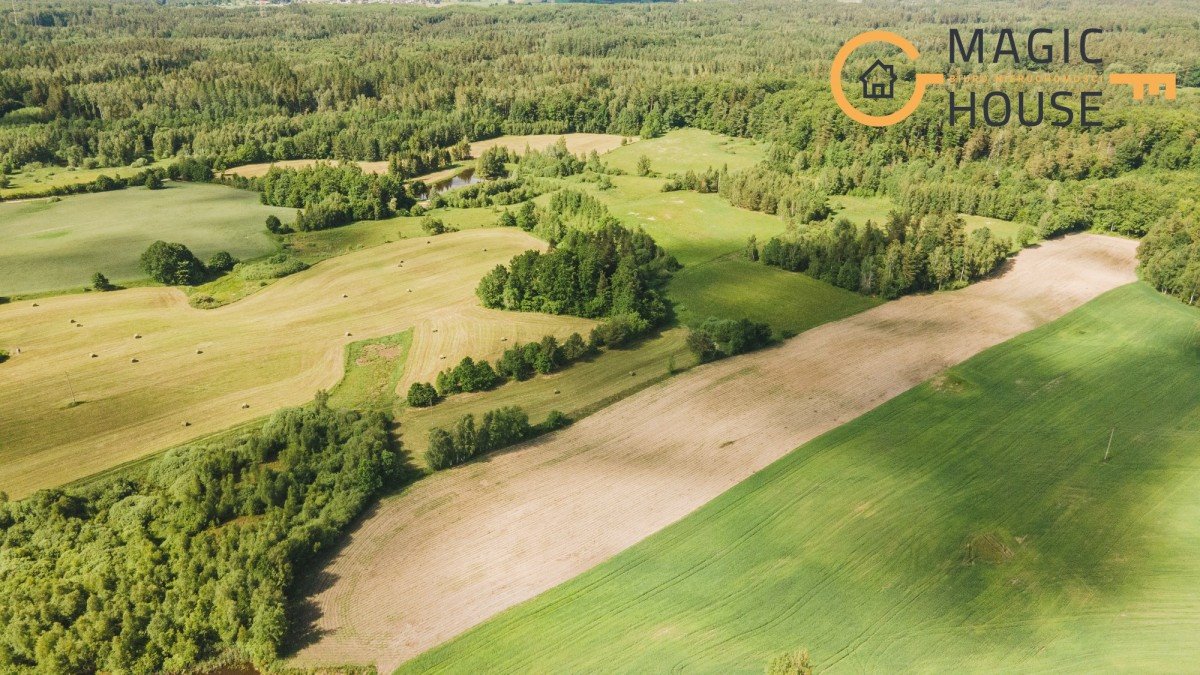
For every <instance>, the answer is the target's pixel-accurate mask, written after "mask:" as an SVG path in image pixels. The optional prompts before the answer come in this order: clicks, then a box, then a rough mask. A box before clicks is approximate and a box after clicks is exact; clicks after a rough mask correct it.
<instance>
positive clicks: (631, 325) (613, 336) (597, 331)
mask: <svg viewBox="0 0 1200 675" xmlns="http://www.w3.org/2000/svg"><path fill="white" fill-rule="evenodd" d="M649 329H650V322H649V321H647V320H645V319H643V318H642V317H640V316H638V315H637V314H633V313H630V314H618V315H616V316H612V317H609V318H608V319H605V320H604V322H603V323H601V324H600V325H599V326H596V327H595V328H593V329H592V342H593V344H598V345H605V346H607V347H611V348H614V349H617V348H620V347H623V346H625V345H627V344H629V342H631V341H632V340H633V339H634V338H636V337H637V336H639V335H641V334H642V333H645V332H646V331H647V330H649Z"/></svg>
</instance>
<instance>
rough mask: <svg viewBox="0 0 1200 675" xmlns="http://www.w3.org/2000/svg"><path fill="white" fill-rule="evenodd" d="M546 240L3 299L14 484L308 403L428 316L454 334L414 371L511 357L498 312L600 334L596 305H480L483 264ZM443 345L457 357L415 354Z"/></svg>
mask: <svg viewBox="0 0 1200 675" xmlns="http://www.w3.org/2000/svg"><path fill="white" fill-rule="evenodd" d="M542 246H544V244H543V243H542V242H540V241H538V240H536V239H534V238H532V237H530V236H528V235H526V234H525V233H523V232H520V231H515V230H475V231H470V232H460V233H455V234H446V235H441V236H438V237H432V238H421V239H414V240H405V241H402V242H397V243H394V244H389V245H383V246H378V247H375V248H372V249H369V250H366V251H361V252H357V253H352V254H348V255H345V256H342V257H339V258H336V259H333V260H329V261H326V262H323V263H321V264H319V265H317V266H316V267H313V268H312V269H310V270H308V271H306V272H301V273H299V274H296V275H293V276H290V277H287V278H285V279H282V280H280V281H279V282H277V283H276V284H274V285H273V286H271V287H269V288H266V289H263V290H262V291H261V292H259V293H257V294H255V295H253V296H250V297H248V298H246V299H244V300H241V301H239V302H236V303H233V304H231V305H227V306H225V307H221V308H219V309H213V310H198V309H193V308H191V307H189V306H188V305H187V302H186V299H185V297H184V295H183V293H182V292H180V291H179V290H177V289H172V288H137V289H130V290H126V291H117V292H113V293H99V294H97V293H91V294H86V295H74V296H64V297H55V298H47V299H43V300H40V301H38V302H37V304H38V305H39V306H37V307H34V306H33V305H34V303H33V302H31V301H20V302H16V303H12V304H9V305H3V306H0V347H2V348H5V349H8V350H9V351H10V352H13V353H14V356H13V358H11V359H10V360H9V361H8V362H6V363H4V364H3V365H2V372H3V377H2V378H0V399H3V400H5V401H6V402H7V403H6V407H5V411H4V415H3V416H0V439H3V444H2V445H0V490H3V491H5V492H7V493H8V494H9V495H10V496H12V497H20V496H23V495H26V494H29V493H30V492H32V491H33V490H36V489H38V488H41V487H48V486H53V485H58V484H61V483H64V482H67V481H70V480H72V479H75V478H80V477H82V476H86V475H89V474H92V473H96V472H98V471H101V470H103V469H106V468H109V467H112V466H115V465H117V464H120V463H122V462H124V461H128V460H132V459H135V458H137V457H140V456H143V455H146V454H148V453H151V452H154V451H157V450H161V449H163V448H166V447H169V446H172V445H176V444H179V443H182V442H185V441H187V440H190V439H192V438H196V437H198V436H201V435H204V434H207V433H211V432H215V431H218V430H221V429H225V428H227V427H230V426H232V425H235V424H238V423H240V422H244V421H246V420H249V419H252V418H255V417H258V416H261V415H265V414H268V413H270V412H273V411H274V410H276V409H277V408H280V407H282V406H286V405H295V404H299V403H303V402H305V401H307V400H309V399H310V398H311V397H312V396H313V394H314V393H315V392H316V391H317V390H318V389H327V388H330V387H332V386H333V385H334V384H336V383H337V382H338V380H339V379H340V378H341V376H342V371H343V364H344V348H345V346H346V345H347V344H349V343H351V342H355V341H359V340H363V339H367V338H371V337H378V336H383V335H391V334H394V333H398V332H401V331H403V330H405V329H408V328H413V327H415V326H422V325H426V324H425V322H437V323H438V324H439V325H441V326H445V327H446V332H445V334H444V335H449V334H453V336H454V337H453V338H451V339H449V341H448V342H445V343H439V346H437V347H433V348H430V347H428V346H425V345H422V344H421V338H420V337H418V338H416V340H415V343H414V345H413V347H412V351H413V352H414V354H412V355H410V357H409V359H408V363H407V367H406V373H407V374H410V375H411V376H412V377H416V378H421V379H432V377H433V376H434V375H435V374H436V373H437V371H438V370H440V369H442V368H444V367H446V366H447V365H450V364H452V363H454V362H455V361H457V360H458V359H461V358H462V357H463V356H466V355H470V356H473V357H478V358H489V359H494V358H495V357H496V356H498V355H499V354H500V353H501V352H502V351H503V348H504V346H505V344H506V343H503V342H500V341H499V340H498V339H496V340H493V339H491V337H492V336H493V335H495V331H494V330H493V329H492V328H491V327H490V326H492V325H499V326H502V327H503V332H504V335H505V336H506V337H509V339H510V340H526V341H528V340H534V339H538V338H540V337H541V336H543V335H546V334H555V335H557V336H559V337H560V338H565V337H566V336H567V335H569V334H570V333H571V332H573V331H576V330H579V331H583V332H586V331H587V330H588V329H589V328H590V326H591V325H592V322H590V321H587V320H583V319H576V318H572V317H553V316H546V315H539V314H525V313H513V312H499V311H484V310H481V309H478V300H477V299H476V298H475V292H474V291H475V285H476V283H477V282H478V280H479V279H480V277H482V276H483V275H484V274H485V273H486V272H487V271H488V270H490V269H491V268H492V267H494V266H495V265H496V264H498V263H500V262H503V261H507V260H508V259H509V258H511V257H512V256H513V255H516V254H517V253H520V252H521V251H525V250H527V249H530V248H537V247H542ZM484 249H486V251H485V250H484ZM401 261H403V266H400V262H401ZM410 290H411V292H410ZM343 295H346V296H348V297H343ZM455 317H458V318H457V319H456V318H455ZM72 319H74V320H76V321H77V322H78V323H71V320H72ZM77 326H81V327H77ZM347 333H350V335H347ZM135 334H138V335H141V338H140V339H135V337H134V336H135ZM475 336H480V337H479V338H478V339H476V338H475ZM509 344H511V343H509ZM17 348H20V349H21V353H20V354H15V350H16V349H17ZM199 352H203V353H199ZM434 352H436V353H437V354H438V356H439V357H440V356H443V355H444V356H445V357H446V359H445V360H442V359H440V358H438V359H434V360H432V361H429V362H424V361H421V360H420V359H419V357H418V356H417V354H429V353H434ZM93 353H94V354H96V357H95V358H92V357H91V356H90V355H91V354H93ZM133 359H137V360H138V362H137V363H133V362H132V360H133ZM73 399H74V400H75V401H76V402H77V403H78V404H77V405H72V400H73ZM243 404H248V405H249V407H248V408H243ZM185 422H187V423H190V426H184V423H185Z"/></svg>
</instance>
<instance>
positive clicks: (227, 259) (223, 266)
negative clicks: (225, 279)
mask: <svg viewBox="0 0 1200 675" xmlns="http://www.w3.org/2000/svg"><path fill="white" fill-rule="evenodd" d="M237 263H238V261H237V259H235V258H234V257H233V256H231V255H229V252H228V251H218V252H216V253H214V254H213V255H212V257H211V258H209V259H208V271H209V272H212V273H214V274H224V273H225V272H228V271H229V270H231V269H233V266H234V265H236V264H237Z"/></svg>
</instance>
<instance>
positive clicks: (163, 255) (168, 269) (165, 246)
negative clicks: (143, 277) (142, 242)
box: [141, 241, 204, 286]
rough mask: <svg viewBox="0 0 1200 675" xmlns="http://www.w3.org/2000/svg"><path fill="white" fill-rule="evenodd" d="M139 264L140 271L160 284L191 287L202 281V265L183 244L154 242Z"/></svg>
mask: <svg viewBox="0 0 1200 675" xmlns="http://www.w3.org/2000/svg"><path fill="white" fill-rule="evenodd" d="M141 262H142V270H143V271H145V272H146V274H147V275H149V276H150V278H151V279H154V280H155V281H157V282H159V283H162V284H167V285H187V286H192V285H195V284H198V283H200V282H201V281H203V280H204V264H203V263H201V262H200V261H199V260H197V259H196V256H195V255H193V254H192V252H191V251H190V250H188V247H186V246H184V245H183V244H174V243H168V242H165V241H156V242H154V243H153V244H150V247H149V248H147V249H146V252H145V253H143V254H142V260H141Z"/></svg>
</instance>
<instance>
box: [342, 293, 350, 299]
mask: <svg viewBox="0 0 1200 675" xmlns="http://www.w3.org/2000/svg"><path fill="white" fill-rule="evenodd" d="M342 297H343V298H348V297H350V296H348V295H346V294H345V293H342Z"/></svg>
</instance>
